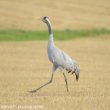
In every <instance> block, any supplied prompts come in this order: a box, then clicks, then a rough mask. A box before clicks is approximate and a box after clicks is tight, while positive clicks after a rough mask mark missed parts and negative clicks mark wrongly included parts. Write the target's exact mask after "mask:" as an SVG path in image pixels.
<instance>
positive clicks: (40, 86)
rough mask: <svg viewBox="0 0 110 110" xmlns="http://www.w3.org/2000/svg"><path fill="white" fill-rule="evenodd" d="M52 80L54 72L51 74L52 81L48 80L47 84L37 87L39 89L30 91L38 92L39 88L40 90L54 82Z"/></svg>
mask: <svg viewBox="0 0 110 110" xmlns="http://www.w3.org/2000/svg"><path fill="white" fill-rule="evenodd" d="M52 80H53V74H52V76H51V79H50V81H48V82H47V83H46V84H44V85H42V86H40V87H39V88H37V89H35V90H32V91H29V92H30V93H35V92H37V91H38V90H40V89H41V88H43V87H44V86H46V85H48V84H50V83H52Z"/></svg>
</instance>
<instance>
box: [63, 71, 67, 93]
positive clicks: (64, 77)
mask: <svg viewBox="0 0 110 110" xmlns="http://www.w3.org/2000/svg"><path fill="white" fill-rule="evenodd" d="M63 76H64V78H65V83H66V89H67V92H68V82H67V78H66V76H65V74H64V72H63Z"/></svg>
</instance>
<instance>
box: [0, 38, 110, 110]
mask: <svg viewBox="0 0 110 110" xmlns="http://www.w3.org/2000/svg"><path fill="white" fill-rule="evenodd" d="M109 44H110V39H109V37H107V36H105V37H102V38H84V39H77V40H71V41H56V45H58V46H59V47H60V48H61V49H63V50H64V51H66V52H67V53H68V54H70V55H71V56H72V57H73V58H75V59H76V60H77V61H78V63H79V65H80V69H81V74H80V78H79V81H78V82H76V81H75V76H74V75H71V74H68V73H66V76H67V78H68V84H69V93H67V92H66V87H65V82H64V79H63V75H62V73H60V71H57V72H56V74H55V76H54V81H53V83H52V84H50V85H49V86H47V87H44V88H43V89H41V90H39V91H38V92H37V93H35V94H31V93H28V91H29V90H32V89H35V88H37V87H39V86H41V85H42V84H44V83H46V82H47V81H48V80H49V79H50V76H51V67H52V65H51V63H50V62H49V61H48V58H47V52H46V46H47V42H46V41H27V42H1V43H0V55H1V56H0V104H1V109H4V107H5V106H8V107H10V106H14V107H12V108H11V109H13V110H16V109H18V108H17V107H18V106H21V108H22V109H24V108H26V110H27V109H29V106H31V107H32V106H36V107H37V109H43V110H52V109H53V110H59V109H62V110H67V109H70V110H73V109H76V110H109V109H110V103H109V102H110V85H109V84H110V75H109V73H110V63H109V62H110V45H109ZM24 106H25V107H24ZM23 107H24V108H23Z"/></svg>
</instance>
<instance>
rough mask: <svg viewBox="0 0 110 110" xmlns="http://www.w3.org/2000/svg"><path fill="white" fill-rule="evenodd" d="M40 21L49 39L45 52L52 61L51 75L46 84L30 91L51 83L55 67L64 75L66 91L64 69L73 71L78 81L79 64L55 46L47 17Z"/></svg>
mask: <svg viewBox="0 0 110 110" xmlns="http://www.w3.org/2000/svg"><path fill="white" fill-rule="evenodd" d="M42 21H43V22H44V23H46V24H47V27H48V31H49V41H48V46H47V52H48V58H49V60H50V61H51V63H53V67H52V75H51V78H50V80H49V81H48V82H47V83H46V84H44V85H42V86H40V87H39V88H37V89H35V90H32V91H30V92H31V93H34V92H37V91H38V90H40V89H41V88H43V87H44V86H46V85H48V84H50V83H52V80H53V76H54V74H55V71H56V70H57V69H60V70H61V72H62V74H63V76H64V79H65V83H66V89H67V92H68V82H67V78H66V76H65V73H64V71H65V70H66V71H68V73H70V72H71V73H72V74H73V73H75V75H76V80H77V81H78V79H79V73H80V69H79V66H78V65H77V63H76V61H75V60H73V59H72V58H71V57H70V56H69V55H68V54H66V53H65V52H64V51H62V50H60V49H59V48H58V47H56V46H55V44H54V39H53V32H52V26H51V22H50V20H49V18H48V17H47V16H44V17H43V18H42Z"/></svg>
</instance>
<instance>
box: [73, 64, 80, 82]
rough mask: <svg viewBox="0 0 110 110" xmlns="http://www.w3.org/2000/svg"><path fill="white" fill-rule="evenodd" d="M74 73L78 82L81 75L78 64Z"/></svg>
mask: <svg viewBox="0 0 110 110" xmlns="http://www.w3.org/2000/svg"><path fill="white" fill-rule="evenodd" d="M74 73H75V75H76V80H77V81H78V79H79V74H80V68H79V66H78V65H77V64H75V70H74Z"/></svg>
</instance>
